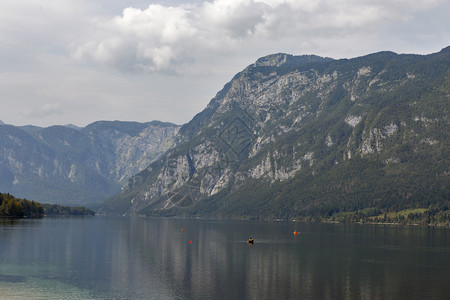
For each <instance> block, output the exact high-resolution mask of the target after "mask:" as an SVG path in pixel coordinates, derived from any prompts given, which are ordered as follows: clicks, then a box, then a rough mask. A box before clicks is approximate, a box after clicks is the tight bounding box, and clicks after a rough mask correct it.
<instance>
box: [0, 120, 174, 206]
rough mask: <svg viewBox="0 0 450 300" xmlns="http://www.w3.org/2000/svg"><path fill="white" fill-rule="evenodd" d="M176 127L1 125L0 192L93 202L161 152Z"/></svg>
mask: <svg viewBox="0 0 450 300" xmlns="http://www.w3.org/2000/svg"><path fill="white" fill-rule="evenodd" d="M178 130H179V126H177V125H174V124H170V123H162V122H157V121H154V122H150V123H136V122H119V121H112V122H109V121H100V122H95V123H92V124H90V125H88V126H86V127H84V128H78V127H74V126H52V127H47V128H41V127H37V126H30V125H28V126H22V127H15V126H12V125H2V126H0V149H2V151H1V152H0V191H2V192H8V193H12V194H15V195H17V196H19V197H26V198H28V199H33V200H35V201H40V202H44V203H58V204H67V205H85V206H89V207H94V206H98V205H99V204H100V203H101V202H102V201H104V200H105V199H106V198H108V197H110V196H112V195H114V194H116V193H118V192H119V191H120V187H121V185H122V184H124V183H126V181H127V179H128V178H130V177H131V176H132V175H134V174H136V173H138V172H139V171H141V170H142V169H144V168H145V167H146V166H147V165H148V164H149V163H150V162H152V161H153V160H155V159H156V158H158V157H159V156H160V155H161V154H163V153H164V152H165V151H166V150H167V149H168V148H169V147H171V146H172V143H173V142H174V136H175V135H176V133H177V132H178Z"/></svg>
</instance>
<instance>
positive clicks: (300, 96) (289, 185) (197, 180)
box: [100, 47, 450, 219]
mask: <svg viewBox="0 0 450 300" xmlns="http://www.w3.org/2000/svg"><path fill="white" fill-rule="evenodd" d="M449 106H450V47H449V48H446V49H443V50H442V51H440V52H439V53H434V54H430V55H406V54H403V55H399V54H396V53H393V52H379V53H374V54H370V55H366V56H362V57H357V58H353V59H340V60H334V59H330V58H321V57H318V56H292V55H288V54H275V55H270V56H267V57H263V58H261V59H258V60H257V61H256V63H254V64H252V65H250V66H248V67H247V68H245V69H244V70H243V71H242V72H240V73H238V74H237V75H235V76H234V78H233V79H232V80H231V81H230V82H229V83H227V84H226V85H225V86H224V88H223V89H222V90H221V91H220V92H218V93H217V95H216V96H215V97H214V98H213V99H212V100H211V102H210V103H209V104H208V106H207V107H206V108H205V109H204V110H203V111H202V112H201V113H199V114H197V115H196V116H195V117H194V118H193V119H192V120H191V121H190V122H189V123H187V124H185V125H183V126H182V127H181V128H180V131H179V133H178V135H177V142H176V146H174V147H173V148H171V149H169V150H168V151H167V152H166V153H165V154H164V155H163V156H161V157H160V158H159V159H158V160H156V161H155V162H153V163H151V164H150V165H149V166H148V167H147V168H145V169H144V170H143V171H141V172H140V173H138V174H137V175H135V176H133V177H131V178H130V180H129V181H128V183H127V184H126V185H125V186H124V189H123V190H122V192H121V193H119V194H118V195H116V196H114V197H112V198H111V199H109V200H108V201H106V202H105V204H104V205H103V206H102V208H101V210H100V211H101V212H103V213H111V214H122V215H147V216H149V215H163V216H173V215H181V216H201V217H216V218H217V217H219V218H220V217H226V218H258V219H259V218H283V219H297V218H303V219H304V218H313V219H314V218H326V217H330V216H333V215H336V214H339V213H345V212H355V211H364V210H365V211H367V210H369V211H372V212H375V213H379V212H380V211H396V210H401V209H407V208H411V209H413V208H431V207H440V208H442V207H448V206H450V205H449V199H450V193H449V191H450V188H449V187H450V181H449V175H450V164H449V157H450V153H449V149H450V147H449V146H450V145H449V144H450V136H449V135H450V126H449V116H450V114H449Z"/></svg>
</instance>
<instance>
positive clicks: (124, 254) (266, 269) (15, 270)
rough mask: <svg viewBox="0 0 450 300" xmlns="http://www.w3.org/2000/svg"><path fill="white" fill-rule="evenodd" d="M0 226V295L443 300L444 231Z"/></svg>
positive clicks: (201, 224)
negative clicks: (0, 292) (6, 291)
mask: <svg viewBox="0 0 450 300" xmlns="http://www.w3.org/2000/svg"><path fill="white" fill-rule="evenodd" d="M8 222H9V221H8ZM8 222H6V223H5V222H3V221H2V222H1V223H0V241H1V244H0V289H1V288H9V289H15V288H19V287H20V288H22V289H27V288H28V289H30V290H29V291H30V293H31V292H36V291H35V290H31V288H30V287H32V286H39V287H40V290H41V291H47V292H48V293H49V295H50V296H51V295H61V294H64V293H65V295H66V299H70V297H71V296H70V295H72V296H73V295H77V296H78V297H79V298H80V297H81V296H82V297H81V298H83V299H105V298H106V299H300V298H305V299H414V298H415V299H418V298H428V299H429V298H437V299H444V298H445V297H447V296H448V295H449V293H450V286H449V285H448V274H450V245H449V239H448V234H449V230H448V229H441V228H413V227H387V226H386V227H384V226H359V225H352V226H349V225H331V224H292V223H290V224H283V223H244V222H216V221H205V220H179V219H143V218H106V217H88V218H68V219H64V218H61V219H42V220H22V221H11V222H10V223H8ZM294 231H300V234H299V235H293V232H294ZM249 237H252V238H253V239H254V240H255V244H254V245H253V246H249V244H248V243H247V240H248V238H249ZM190 241H192V244H191V243H190ZM2 278H3V279H4V280H3V281H2ZM68 287H70V288H68ZM58 289H60V290H61V291H57V290H58ZM68 290H71V291H72V292H71V293H72V294H67V291H68ZM51 293H53V294H51ZM67 295H69V296H67ZM55 298H56V296H55ZM16 299H19V298H16Z"/></svg>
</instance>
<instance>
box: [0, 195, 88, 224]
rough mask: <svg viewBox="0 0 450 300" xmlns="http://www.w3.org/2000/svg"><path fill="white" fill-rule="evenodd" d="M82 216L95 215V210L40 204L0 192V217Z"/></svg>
mask: <svg viewBox="0 0 450 300" xmlns="http://www.w3.org/2000/svg"><path fill="white" fill-rule="evenodd" d="M45 215H47V216H55V215H58V216H62V215H65V216H83V215H95V211H93V210H91V209H88V208H86V207H69V206H61V205H57V204H41V203H39V202H35V201H30V200H27V199H19V198H16V197H14V196H12V195H10V194H3V193H0V217H16V218H23V217H32V218H39V217H43V216H45Z"/></svg>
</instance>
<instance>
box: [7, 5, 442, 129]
mask: <svg viewBox="0 0 450 300" xmlns="http://www.w3.org/2000/svg"><path fill="white" fill-rule="evenodd" d="M449 15H450V1H448V0H447V1H440V0H422V1H417V0H396V1H390V0H371V1H364V0H215V1H213V0H204V1H196V0H191V1H188V0H185V1H181V0H165V1H164V0H160V1H156V0H148V1H144V0H1V1H0V120H2V121H3V122H5V123H9V124H13V125H25V124H33V125H37V126H50V125H63V124H68V123H72V124H75V125H78V126H85V125H87V124H89V123H91V122H94V121H97V120H124V121H125V120H126V121H139V122H146V121H151V120H161V121H168V122H173V123H177V124H183V123H186V122H188V121H190V120H191V119H192V117H193V116H194V115H195V114H196V113H198V112H200V111H201V110H202V109H203V108H204V107H205V106H206V105H207V104H208V102H209V101H210V100H211V99H212V98H213V97H214V96H215V94H216V93H217V92H218V91H219V90H220V89H221V88H222V87H223V86H224V85H225V83H227V82H228V81H229V80H230V79H231V78H232V77H233V76H234V75H235V74H236V73H237V72H239V71H241V70H242V69H243V68H245V67H246V66H247V65H249V64H251V63H253V62H254V61H255V60H256V59H258V58H259V57H262V56H265V55H268V54H273V53H278V52H284V53H289V54H295V55H300V54H316V55H320V56H328V57H332V58H336V59H338V58H351V57H356V56H361V55H365V54H369V53H373V52H377V51H382V50H391V51H395V52H397V53H417V54H429V53H434V52H438V51H440V50H441V49H442V48H444V47H446V46H450V18H449V17H448V16H449Z"/></svg>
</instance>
